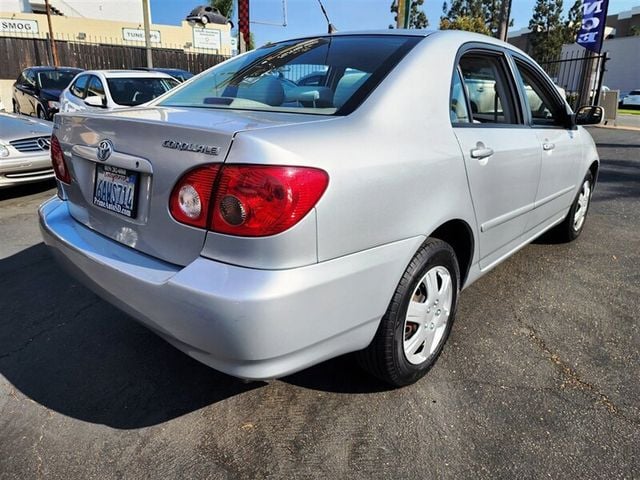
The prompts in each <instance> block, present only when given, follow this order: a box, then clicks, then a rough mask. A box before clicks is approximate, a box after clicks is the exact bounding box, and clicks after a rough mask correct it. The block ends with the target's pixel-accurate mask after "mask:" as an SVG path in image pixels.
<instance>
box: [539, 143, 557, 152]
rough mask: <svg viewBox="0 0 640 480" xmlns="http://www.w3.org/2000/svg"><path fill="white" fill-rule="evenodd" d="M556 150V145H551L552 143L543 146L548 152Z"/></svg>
mask: <svg viewBox="0 0 640 480" xmlns="http://www.w3.org/2000/svg"><path fill="white" fill-rule="evenodd" d="M554 148H556V144H555V143H551V142H544V143H543V144H542V149H543V150H546V151H547V152H548V151H549V150H553V149H554Z"/></svg>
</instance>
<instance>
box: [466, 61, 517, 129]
mask: <svg viewBox="0 0 640 480" xmlns="http://www.w3.org/2000/svg"><path fill="white" fill-rule="evenodd" d="M460 72H461V73H462V77H463V78H462V80H463V83H464V87H465V90H466V93H467V96H468V97H469V106H470V107H471V119H472V121H473V123H489V124H517V123H519V122H518V118H517V115H516V110H515V106H514V104H513V98H512V96H511V94H510V90H509V84H508V82H507V74H506V72H505V69H504V62H503V59H502V57H500V56H498V55H488V54H487V55H483V54H476V53H470V54H467V55H464V56H463V57H462V58H461V59H460Z"/></svg>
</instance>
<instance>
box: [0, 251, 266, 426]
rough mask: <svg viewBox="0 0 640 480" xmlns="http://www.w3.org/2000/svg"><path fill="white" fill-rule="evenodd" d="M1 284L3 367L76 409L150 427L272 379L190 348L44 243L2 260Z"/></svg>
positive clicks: (37, 392)
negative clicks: (127, 308) (80, 276)
mask: <svg viewBox="0 0 640 480" xmlns="http://www.w3.org/2000/svg"><path fill="white" fill-rule="evenodd" d="M0 292H1V293H0V311H1V312H2V315H0V374H2V375H4V376H5V377H6V378H7V380H8V381H9V382H11V384H13V386H14V387H15V388H16V389H18V390H19V391H20V392H21V393H23V394H24V395H26V396H27V397H29V398H30V399H32V400H34V401H35V402H38V403H39V404H41V405H43V406H44V407H46V408H49V409H52V410H55V411H57V412H59V413H62V414H64V415H67V416H69V417H73V418H77V419H80V420H83V421H86V422H91V423H98V424H104V425H108V426H110V427H113V428H119V429H133V428H140V427H146V426H150V425H156V424H159V423H162V422H165V421H167V420H171V419H173V418H176V417H179V416H181V415H184V414H187V413H190V412H193V411H195V410H198V409H200V408H202V407H205V406H207V405H210V404H213V403H215V402H219V401H221V400H224V399H226V398H229V397H231V396H234V395H238V394H241V393H243V392H246V391H249V390H252V389H254V388H258V387H260V386H262V385H264V384H263V383H258V382H255V383H250V384H245V383H243V382H242V381H240V380H238V379H235V378H233V377H229V376H227V375H224V374H222V373H219V372H216V371H215V370H213V369H211V368H208V367H206V366H204V365H202V364H200V363H198V362H196V361H195V360H192V359H191V358H189V357H188V356H186V355H184V354H182V353H181V352H179V351H178V350H176V349H175V348H173V347H172V346H170V345H169V344H168V343H166V342H165V341H164V340H162V339H160V338H159V337H157V336H156V335H155V334H154V333H152V332H150V331H149V330H147V329H146V328H144V327H142V326H140V325H139V324H138V323H136V322H135V321H134V320H133V319H131V318H130V317H128V316H127V315H125V314H123V313H121V312H120V311H119V310H117V309H115V308H114V307H111V306H110V305H109V304H107V303H105V302H103V301H102V300H100V299H99V298H98V297H96V296H95V295H94V294H93V293H92V292H90V291H89V290H87V289H86V288H84V287H82V286H80V285H78V284H76V283H75V282H74V281H73V280H72V279H71V278H70V277H68V276H66V274H65V273H63V272H62V270H61V269H60V268H59V267H58V266H57V265H56V264H55V262H54V261H53V259H52V258H51V257H50V256H49V254H48V252H47V250H46V247H45V246H44V245H43V244H38V245H35V246H33V247H30V248H28V249H26V250H23V251H21V252H20V253H17V254H15V255H13V256H11V257H8V258H5V259H3V260H0Z"/></svg>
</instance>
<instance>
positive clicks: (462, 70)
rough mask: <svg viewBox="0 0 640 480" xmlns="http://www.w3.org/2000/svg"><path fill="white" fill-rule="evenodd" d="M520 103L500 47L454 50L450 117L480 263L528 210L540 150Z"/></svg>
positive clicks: (515, 231) (504, 248)
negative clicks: (475, 228) (461, 156)
mask: <svg viewBox="0 0 640 480" xmlns="http://www.w3.org/2000/svg"><path fill="white" fill-rule="evenodd" d="M519 105H520V102H519V100H518V96H517V90H516V87H515V82H514V79H513V77H512V74H511V70H510V69H509V66H508V62H507V58H506V55H505V53H504V51H502V50H501V49H496V48H492V47H490V46H482V47H473V46H472V47H467V48H466V50H464V51H463V52H462V54H461V55H459V58H458V67H457V69H456V71H455V72H454V76H453V84H452V95H451V122H452V126H453V127H454V128H453V129H454V132H455V135H456V137H457V139H458V142H459V144H460V147H461V149H462V152H463V154H464V160H465V166H466V169H467V177H468V181H469V188H470V191H471V196H472V199H473V205H474V209H475V214H476V221H477V224H478V230H479V249H480V267H481V268H486V267H489V266H491V265H492V264H493V263H494V262H496V261H498V260H499V259H500V258H502V257H503V256H504V255H506V254H507V253H509V252H510V251H511V250H512V249H513V248H514V247H515V246H517V245H519V243H520V242H521V241H522V240H521V238H520V237H521V236H522V235H523V234H524V232H525V227H526V225H527V222H528V219H529V215H530V213H531V211H532V210H533V205H534V200H535V196H536V190H537V187H538V179H539V176H540V161H541V158H540V157H541V154H540V147H539V142H538V139H537V137H536V134H535V133H534V132H533V131H532V130H531V129H530V128H528V127H527V126H526V125H525V124H524V120H523V115H522V112H521V109H520V106H519Z"/></svg>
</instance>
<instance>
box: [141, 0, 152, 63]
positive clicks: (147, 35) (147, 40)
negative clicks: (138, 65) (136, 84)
mask: <svg viewBox="0 0 640 480" xmlns="http://www.w3.org/2000/svg"><path fill="white" fill-rule="evenodd" d="M142 15H143V16H144V45H145V48H146V50H147V67H148V68H153V56H152V55H151V27H150V25H149V0H142Z"/></svg>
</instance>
